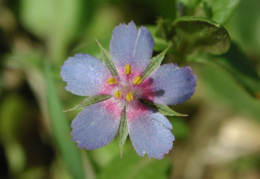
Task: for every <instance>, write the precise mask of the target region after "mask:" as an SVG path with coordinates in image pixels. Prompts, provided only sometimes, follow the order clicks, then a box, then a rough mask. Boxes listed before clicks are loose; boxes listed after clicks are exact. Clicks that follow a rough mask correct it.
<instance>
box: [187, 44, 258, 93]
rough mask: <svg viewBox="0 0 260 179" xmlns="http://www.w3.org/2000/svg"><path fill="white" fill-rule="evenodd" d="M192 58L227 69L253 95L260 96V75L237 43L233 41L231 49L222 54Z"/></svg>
mask: <svg viewBox="0 0 260 179" xmlns="http://www.w3.org/2000/svg"><path fill="white" fill-rule="evenodd" d="M191 58H192V59H190V60H191V61H195V62H199V63H204V64H207V65H211V66H213V67H217V68H222V69H223V70H226V72H228V73H229V74H230V75H232V76H233V78H234V80H236V81H237V82H238V83H239V84H240V85H241V87H244V88H245V90H247V92H248V93H250V94H251V95H252V97H254V98H255V97H258V95H259V93H260V76H259V74H258V72H257V69H256V67H255V66H254V65H253V63H252V62H251V60H250V59H249V58H248V57H247V56H246V55H245V54H244V53H243V52H242V51H241V50H240V49H239V48H238V47H237V45H236V44H235V43H232V45H231V48H230V50H229V51H228V52H227V53H226V54H224V55H222V56H218V57H215V56H208V55H204V56H202V55H197V56H193V57H191Z"/></svg>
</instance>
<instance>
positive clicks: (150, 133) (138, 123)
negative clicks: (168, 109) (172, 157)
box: [128, 110, 175, 159]
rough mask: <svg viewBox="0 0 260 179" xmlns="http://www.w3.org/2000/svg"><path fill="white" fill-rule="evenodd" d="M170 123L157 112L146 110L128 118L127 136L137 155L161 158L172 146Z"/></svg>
mask: <svg viewBox="0 0 260 179" xmlns="http://www.w3.org/2000/svg"><path fill="white" fill-rule="evenodd" d="M171 129H172V125H171V124H170V122H169V121H168V119H167V118H166V117H164V116H163V115H162V114H160V113H158V112H154V111H152V110H147V111H146V112H144V113H143V114H142V115H136V116H135V117H134V118H131V119H128V130H129V136H130V139H131V141H132V143H133V146H134V148H135V150H136V152H137V153H138V155H139V156H144V155H145V153H147V155H148V156H149V157H150V158H155V159H162V158H163V156H164V154H167V153H169V151H170V150H171V149H172V147H173V141H174V140H175V138H174V136H173V135H172V133H171Z"/></svg>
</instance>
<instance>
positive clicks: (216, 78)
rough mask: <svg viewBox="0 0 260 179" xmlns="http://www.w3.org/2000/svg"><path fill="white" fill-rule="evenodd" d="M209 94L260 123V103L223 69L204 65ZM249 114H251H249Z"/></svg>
mask: <svg viewBox="0 0 260 179" xmlns="http://www.w3.org/2000/svg"><path fill="white" fill-rule="evenodd" d="M200 70H201V73H204V74H207V75H206V76H202V77H203V80H205V85H206V87H207V89H208V90H207V91H208V94H211V95H212V97H213V98H214V99H216V100H217V101H218V102H220V103H221V104H224V105H226V106H229V107H231V109H233V110H234V111H236V112H239V113H244V114H249V115H250V116H251V117H253V118H255V119H257V120H258V121H259V116H260V110H259V109H260V102H259V100H257V99H255V98H252V96H250V94H248V93H246V91H245V90H244V89H243V88H241V86H240V85H239V84H238V83H237V82H236V81H235V80H234V78H233V77H232V76H231V75H230V74H229V73H228V72H227V71H225V69H222V68H221V67H216V66H213V67H212V66H211V65H204V66H201V67H200ZM248 112H249V113H248Z"/></svg>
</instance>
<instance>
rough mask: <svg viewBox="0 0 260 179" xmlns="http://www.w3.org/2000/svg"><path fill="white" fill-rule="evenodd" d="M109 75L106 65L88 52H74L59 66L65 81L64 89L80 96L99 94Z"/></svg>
mask: <svg viewBox="0 0 260 179" xmlns="http://www.w3.org/2000/svg"><path fill="white" fill-rule="evenodd" d="M109 76H110V72H109V70H108V69H107V68H106V66H105V65H104V64H103V63H102V62H101V61H99V60H98V59H96V58H95V57H93V56H91V55H88V54H76V55H75V57H70V58H69V59H68V60H67V61H65V63H64V65H63V66H62V67H61V77H62V79H63V81H65V82H67V86H66V90H68V91H70V92H72V93H74V94H77V95H81V96H92V95H97V94H100V92H101V91H102V86H103V85H104V84H105V83H106V80H107V78H108V77H109Z"/></svg>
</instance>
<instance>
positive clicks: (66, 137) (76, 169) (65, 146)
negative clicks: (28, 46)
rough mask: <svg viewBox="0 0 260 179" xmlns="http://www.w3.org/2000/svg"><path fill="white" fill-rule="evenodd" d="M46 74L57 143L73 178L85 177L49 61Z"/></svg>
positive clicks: (46, 65)
mask: <svg viewBox="0 0 260 179" xmlns="http://www.w3.org/2000/svg"><path fill="white" fill-rule="evenodd" d="M44 74H45V79H46V88H47V89H46V92H47V101H48V107H49V114H50V122H51V124H52V131H53V135H54V137H55V139H56V140H55V143H57V146H58V149H59V151H60V153H61V155H62V157H63V160H64V162H65V165H66V166H67V169H68V171H69V172H70V174H71V175H72V176H73V178H85V177H84V170H83V162H82V159H81V155H80V153H79V150H78V149H77V147H76V144H75V143H74V142H73V141H72V137H71V135H70V128H69V127H68V120H67V118H66V116H65V113H63V112H62V106H61V101H60V99H59V96H58V94H57V91H56V87H55V83H54V81H53V79H52V76H51V68H50V65H49V63H48V62H47V61H46V62H45V63H44Z"/></svg>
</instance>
